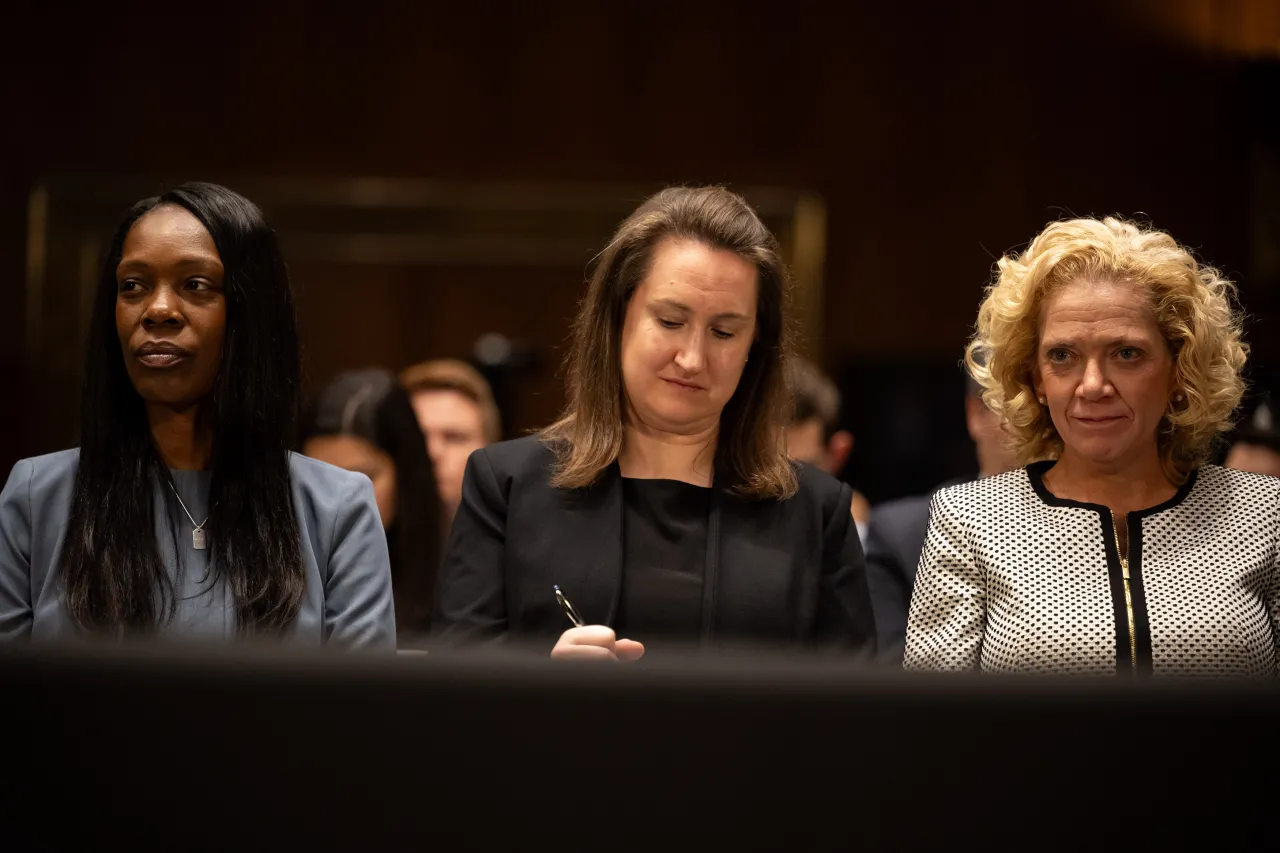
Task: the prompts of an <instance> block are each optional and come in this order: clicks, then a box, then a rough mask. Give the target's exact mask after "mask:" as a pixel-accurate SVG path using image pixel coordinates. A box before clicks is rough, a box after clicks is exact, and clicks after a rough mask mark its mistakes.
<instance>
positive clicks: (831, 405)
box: [784, 357, 871, 546]
mask: <svg viewBox="0 0 1280 853" xmlns="http://www.w3.org/2000/svg"><path fill="white" fill-rule="evenodd" d="M787 385H788V387H790V388H791V396H792V399H793V403H794V409H793V411H792V414H791V421H790V423H788V424H787V426H786V429H785V430H784V434H785V436H786V442H787V453H788V454H789V455H790V456H791V458H792V459H796V460H799V461H800V462H807V463H809V464H810V465H813V466H815V467H817V468H819V469H821V470H823V471H826V472H827V473H828V474H830V475H831V476H833V477H839V476H840V472H841V471H842V470H844V465H845V462H847V461H848V459H849V454H850V453H851V452H852V451H853V433H851V432H849V431H848V430H847V429H840V391H839V390H837V388H836V384H835V383H834V382H832V381H831V380H830V379H829V378H828V377H826V376H825V375H823V373H822V372H821V371H820V370H818V368H817V367H816V366H815V365H814V364H813V363H812V362H810V361H808V360H806V359H803V358H800V357H795V358H792V359H791V360H790V361H789V362H788V363H787ZM851 512H852V514H853V521H854V524H856V525H857V528H858V538H859V539H860V540H861V541H862V543H863V545H864V546H865V545H866V542H867V536H866V534H867V522H868V521H869V520H870V518H871V504H869V503H868V502H867V499H866V498H865V497H863V496H862V493H861V492H859V491H858V490H856V489H854V491H853V502H852V504H851Z"/></svg>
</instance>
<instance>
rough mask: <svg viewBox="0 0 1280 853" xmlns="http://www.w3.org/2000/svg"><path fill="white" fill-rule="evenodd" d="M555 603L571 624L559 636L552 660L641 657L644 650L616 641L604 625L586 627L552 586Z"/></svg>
mask: <svg viewBox="0 0 1280 853" xmlns="http://www.w3.org/2000/svg"><path fill="white" fill-rule="evenodd" d="M554 589H555V595H556V601H557V602H558V603H559V605H560V609H562V610H563V611H564V614H565V616H567V617H569V621H570V622H571V623H573V626H574V627H572V628H570V629H569V630H568V631H565V632H564V633H563V634H561V635H560V640H559V642H557V643H556V646H555V648H553V649H552V650H551V656H552V657H553V658H558V659H565V658H576V659H579V660H588V659H595V660H613V661H633V660H639V659H640V657H641V656H642V655H643V654H644V646H643V645H642V644H641V643H637V642H636V641H635V640H625V639H624V640H620V639H618V638H617V635H616V634H615V633H614V632H613V629H612V628H610V627H608V626H607V625H587V624H584V621H583V619H582V617H581V616H580V615H578V610H577V608H575V607H574V606H573V602H571V601H569V599H568V598H567V597H566V596H565V594H564V593H563V592H561V591H560V587H559V586H556V587H554Z"/></svg>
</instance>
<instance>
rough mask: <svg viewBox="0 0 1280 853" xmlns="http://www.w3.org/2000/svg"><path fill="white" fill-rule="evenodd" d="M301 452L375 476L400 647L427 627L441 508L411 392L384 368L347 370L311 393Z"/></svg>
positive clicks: (439, 544)
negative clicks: (385, 532) (393, 591)
mask: <svg viewBox="0 0 1280 853" xmlns="http://www.w3.org/2000/svg"><path fill="white" fill-rule="evenodd" d="M303 439H304V440H303V444H302V452H303V453H305V454H306V455H307V456H310V457H312V458H314V459H319V460H322V461H324V462H328V463H330V464H332V465H337V466H338V467H339V468H346V469H347V470H348V471H357V472H359V473H361V474H364V475H365V476H367V477H368V478H369V479H370V480H371V481H372V482H373V494H374V497H375V498H376V499H377V501H378V514H379V515H380V516H381V518H382V526H383V527H384V528H386V531H387V546H388V548H389V549H390V551H391V578H392V586H393V587H394V589H395V601H396V628H397V630H398V632H399V642H400V645H401V647H404V646H408V645H414V644H415V643H416V642H417V641H420V640H422V639H424V638H425V636H426V633H427V631H428V630H429V629H430V628H431V605H432V596H433V593H434V591H435V581H436V570H437V568H438V567H439V565H440V556H441V551H442V550H443V548H444V509H443V507H442V505H441V503H440V493H439V491H438V490H437V487H436V477H435V469H434V468H433V467H432V465H431V457H430V456H429V455H428V454H427V443H426V439H425V438H423V435H422V429H421V428H420V427H419V426H418V419H417V416H416V415H415V414H414V412H413V404H412V403H411V402H410V401H409V394H408V392H407V391H405V390H404V387H403V386H402V385H401V384H400V380H399V379H397V378H396V375H395V374H394V373H392V372H391V371H389V370H380V369H376V368H374V369H369V370H349V371H347V372H345V373H342V374H339V375H338V376H337V378H335V379H334V380H333V381H332V382H330V383H329V384H328V385H327V386H326V387H325V388H324V390H323V391H321V392H320V394H319V395H318V396H317V398H316V400H315V402H314V403H313V405H312V406H311V407H310V411H308V413H307V417H306V419H305V428H304V431H303Z"/></svg>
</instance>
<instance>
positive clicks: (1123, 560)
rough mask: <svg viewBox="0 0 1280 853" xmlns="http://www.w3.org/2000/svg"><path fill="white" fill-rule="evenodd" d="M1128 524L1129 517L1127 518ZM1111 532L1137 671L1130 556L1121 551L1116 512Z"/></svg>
mask: <svg viewBox="0 0 1280 853" xmlns="http://www.w3.org/2000/svg"><path fill="white" fill-rule="evenodd" d="M1125 525H1126V526H1128V519H1125ZM1111 532H1112V535H1114V536H1115V538H1116V556H1117V557H1119V558H1120V569H1121V574H1123V576H1124V607H1125V610H1126V611H1127V612H1128V616H1129V666H1130V667H1132V668H1133V670H1134V671H1135V672H1136V671H1137V669H1138V639H1137V637H1136V626H1135V625H1134V622H1133V595H1132V593H1131V592H1130V590H1129V557H1128V556H1127V555H1125V554H1121V553H1120V524H1119V522H1117V521H1116V516H1115V513H1112V514H1111Z"/></svg>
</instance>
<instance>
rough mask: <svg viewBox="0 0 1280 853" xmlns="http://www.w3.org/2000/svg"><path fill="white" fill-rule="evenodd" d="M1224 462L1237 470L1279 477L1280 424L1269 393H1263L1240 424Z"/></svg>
mask: <svg viewBox="0 0 1280 853" xmlns="http://www.w3.org/2000/svg"><path fill="white" fill-rule="evenodd" d="M1223 464H1224V465H1225V466H1226V467H1228V468H1234V469H1236V470H1237V471H1252V472H1253V473H1255V474H1267V475H1268V476H1271V477H1280V425H1277V423H1276V416H1275V411H1274V409H1273V408H1272V403H1271V396H1270V395H1269V394H1265V395H1263V397H1262V399H1261V400H1260V401H1259V402H1258V404H1257V406H1255V407H1254V409H1253V411H1252V412H1250V413H1249V416H1248V417H1247V418H1245V419H1244V423H1242V424H1241V425H1240V429H1239V430H1238V431H1237V432H1236V436H1235V440H1234V442H1233V443H1232V445H1231V449H1230V450H1229V451H1228V452H1227V459H1226V461H1225V462H1224V463H1223Z"/></svg>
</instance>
